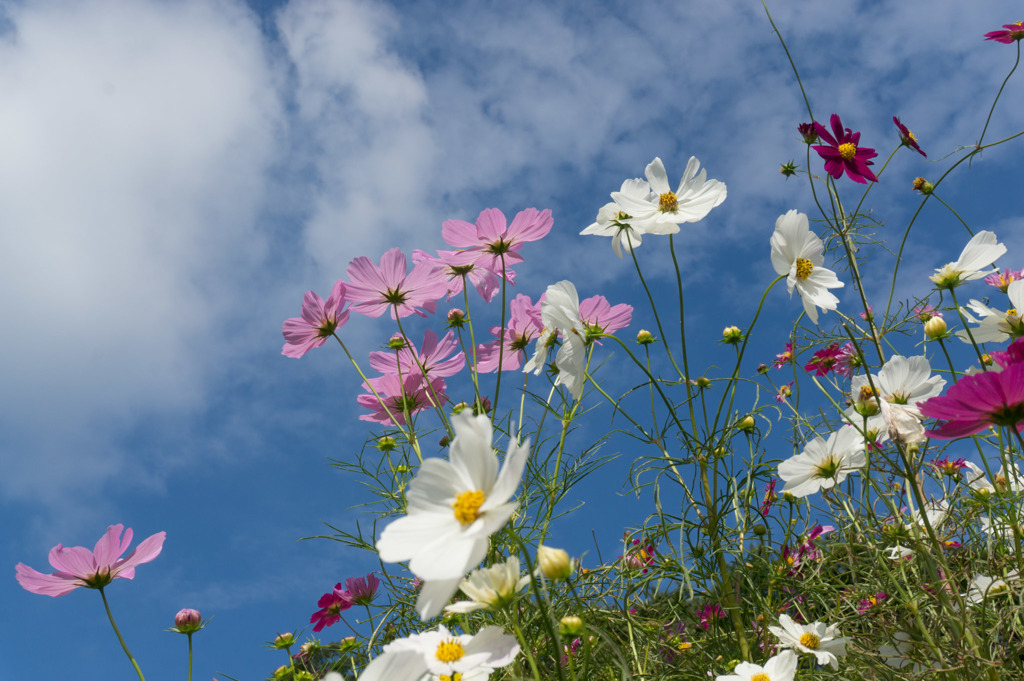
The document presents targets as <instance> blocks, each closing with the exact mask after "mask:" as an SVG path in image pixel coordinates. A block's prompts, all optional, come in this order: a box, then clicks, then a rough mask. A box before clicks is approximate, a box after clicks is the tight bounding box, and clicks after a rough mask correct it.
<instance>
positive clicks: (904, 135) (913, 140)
mask: <svg viewBox="0 0 1024 681" xmlns="http://www.w3.org/2000/svg"><path fill="white" fill-rule="evenodd" d="M892 122H893V123H895V124H896V129H897V130H899V131H900V144H902V145H903V146H905V147H911V148H912V149H914V151H916V152H917V153H919V154H921V155H922V156H924V157H925V158H928V154H926V153H924V152H923V151H922V150H921V147H920V146H918V144H917V137H915V136H914V133H912V132H910V129H909V128H908V127H907V126H905V125H903V123H901V122H900V119H899V118H897V117H896V116H893V117H892Z"/></svg>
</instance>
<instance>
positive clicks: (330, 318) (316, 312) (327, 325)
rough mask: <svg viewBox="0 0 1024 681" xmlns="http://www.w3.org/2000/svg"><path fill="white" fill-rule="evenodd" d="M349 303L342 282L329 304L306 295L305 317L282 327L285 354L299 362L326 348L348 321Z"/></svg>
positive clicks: (316, 297)
mask: <svg viewBox="0 0 1024 681" xmlns="http://www.w3.org/2000/svg"><path fill="white" fill-rule="evenodd" d="M346 302H347V301H346V300H345V284H343V283H342V281H341V280H340V279H339V280H338V281H336V282H334V288H333V289H331V295H329V296H327V302H326V303H325V302H324V299H323V298H321V297H320V296H318V295H317V294H316V293H314V292H313V291H306V296H305V298H303V299H302V316H301V317H292V318H291V319H286V320H285V322H284V324H283V325H282V328H281V332H282V333H283V334H284V347H283V348H282V349H281V354H282V355H284V356H285V357H294V358H295V359H298V358H300V357H302V356H303V355H305V354H306V353H307V352H309V351H310V350H312V349H313V348H318V347H320V346H321V345H323V344H324V341H326V340H327V338H328V337H330V335H331V334H332V333H334V332H335V331H337V330H338V329H339V328H341V327H342V326H344V325H345V322H347V321H348V310H343V309H342V308H343V307H345V303H346Z"/></svg>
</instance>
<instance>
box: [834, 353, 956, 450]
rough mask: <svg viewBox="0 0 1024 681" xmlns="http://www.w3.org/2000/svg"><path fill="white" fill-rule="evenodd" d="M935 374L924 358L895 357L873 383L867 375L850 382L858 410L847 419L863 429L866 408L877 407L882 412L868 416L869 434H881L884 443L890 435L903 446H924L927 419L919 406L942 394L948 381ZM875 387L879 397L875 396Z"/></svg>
mask: <svg viewBox="0 0 1024 681" xmlns="http://www.w3.org/2000/svg"><path fill="white" fill-rule="evenodd" d="M931 373H932V368H931V365H930V364H929V363H928V359H927V358H926V357H924V356H917V357H903V356H902V355H893V356H892V357H890V358H889V359H888V361H886V363H885V364H884V365H883V366H882V368H881V369H879V371H878V373H877V374H873V375H872V376H871V382H870V383H869V382H868V378H867V376H863V375H858V376H854V377H853V380H852V381H850V395H851V396H852V398H853V403H854V406H853V407H850V408H849V409H847V410H846V415H847V417H848V418H849V419H850V420H851V422H852V423H856V424H858V425H860V423H861V422H862V418H863V417H862V416H861V413H863V412H864V411H865V409H864V406H865V405H868V406H871V405H872V404H873V405H874V406H876V407H877V408H878V410H877V411H876V413H874V414H871V415H869V416H868V420H867V430H868V431H874V432H878V433H880V434H881V435H882V439H883V440H884V439H885V436H886V434H887V435H888V437H890V438H892V439H893V440H894V441H896V442H900V443H908V442H924V440H925V439H926V438H925V434H924V426H923V425H922V421H923V420H924V416H923V415H922V414H921V412H920V411H918V409H917V406H916V405H917V404H918V403H919V402H922V401H924V400H927V399H929V398H931V397H935V396H936V395H939V394H941V393H942V388H943V387H945V385H946V380H945V379H944V378H942V377H941V376H937V375H936V376H932V375H931ZM871 384H874V390H875V391H877V393H878V395H874V394H873V393H872V387H871ZM879 396H880V397H881V399H879ZM872 398H874V399H872ZM858 410H860V413H858Z"/></svg>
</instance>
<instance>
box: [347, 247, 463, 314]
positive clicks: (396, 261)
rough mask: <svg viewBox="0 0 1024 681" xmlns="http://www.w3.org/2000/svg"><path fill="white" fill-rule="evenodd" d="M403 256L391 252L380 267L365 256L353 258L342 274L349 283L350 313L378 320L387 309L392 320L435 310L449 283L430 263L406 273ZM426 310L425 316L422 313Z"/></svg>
mask: <svg viewBox="0 0 1024 681" xmlns="http://www.w3.org/2000/svg"><path fill="white" fill-rule="evenodd" d="M407 268H408V265H407V263H406V260H405V254H404V253H402V249H400V248H397V247H396V248H392V249H391V250H389V251H388V252H386V253H385V254H384V255H383V256H381V259H380V267H378V266H377V265H374V264H373V261H372V260H370V259H369V258H367V257H365V256H359V257H358V258H354V259H353V260H352V262H350V263H349V265H348V269H347V270H345V271H346V273H347V274H348V277H349V279H351V281H350V282H349V283H348V284H347V285H346V292H347V295H348V299H349V302H351V303H352V309H353V310H355V311H356V312H361V313H362V314H365V315H367V316H369V317H379V316H381V315H382V314H384V313H385V312H386V311H388V310H389V309H390V311H391V318H392V319H398V318H399V317H408V316H409V315H411V314H413V313H416V314H418V315H420V316H421V317H426V316H427V315H426V312H433V311H434V310H436V309H437V301H438V300H439V299H440V298H443V297H444V296H445V294H446V293H447V292H448V282H447V281H446V280H445V278H444V276H442V275H440V274H438V273H437V272H436V271H435V270H434V267H433V265H431V264H430V263H429V262H420V263H419V264H417V265H415V266H414V267H413V268H412V271H411V272H407ZM424 310H426V312H424Z"/></svg>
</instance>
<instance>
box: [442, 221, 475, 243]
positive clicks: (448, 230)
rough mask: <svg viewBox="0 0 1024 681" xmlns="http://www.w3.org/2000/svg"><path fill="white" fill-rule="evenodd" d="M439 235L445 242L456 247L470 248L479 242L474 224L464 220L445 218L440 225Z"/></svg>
mask: <svg viewBox="0 0 1024 681" xmlns="http://www.w3.org/2000/svg"><path fill="white" fill-rule="evenodd" d="M441 237H442V238H443V239H444V241H445V243H446V244H448V245H449V246H455V247H456V248H472V247H473V246H478V245H479V244H480V240H479V239H478V238H477V235H476V225H473V224H470V223H468V222H466V221H464V220H446V221H445V222H444V224H442V225H441Z"/></svg>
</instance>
